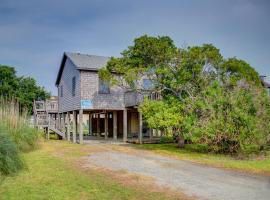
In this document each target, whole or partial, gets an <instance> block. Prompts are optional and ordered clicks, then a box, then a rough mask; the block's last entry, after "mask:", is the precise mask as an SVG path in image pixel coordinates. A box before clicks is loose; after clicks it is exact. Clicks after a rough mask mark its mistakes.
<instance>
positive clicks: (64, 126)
mask: <svg viewBox="0 0 270 200" xmlns="http://www.w3.org/2000/svg"><path fill="white" fill-rule="evenodd" d="M60 131H61V132H63V133H64V137H63V140H65V139H66V133H65V132H66V114H65V113H62V118H61V129H60Z"/></svg>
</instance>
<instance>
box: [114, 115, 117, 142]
mask: <svg viewBox="0 0 270 200" xmlns="http://www.w3.org/2000/svg"><path fill="white" fill-rule="evenodd" d="M113 139H114V140H117V111H113Z"/></svg>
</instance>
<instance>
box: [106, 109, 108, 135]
mask: <svg viewBox="0 0 270 200" xmlns="http://www.w3.org/2000/svg"><path fill="white" fill-rule="evenodd" d="M107 139H108V113H107V112H106V113H105V140H107Z"/></svg>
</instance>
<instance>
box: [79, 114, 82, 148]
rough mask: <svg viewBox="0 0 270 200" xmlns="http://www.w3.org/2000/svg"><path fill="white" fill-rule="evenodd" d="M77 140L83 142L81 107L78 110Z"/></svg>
mask: <svg viewBox="0 0 270 200" xmlns="http://www.w3.org/2000/svg"><path fill="white" fill-rule="evenodd" d="M79 142H80V144H83V109H80V110H79Z"/></svg>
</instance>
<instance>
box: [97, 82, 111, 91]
mask: <svg viewBox="0 0 270 200" xmlns="http://www.w3.org/2000/svg"><path fill="white" fill-rule="evenodd" d="M99 93H101V94H109V93H110V86H109V83H108V82H107V81H103V80H101V79H99Z"/></svg>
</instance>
